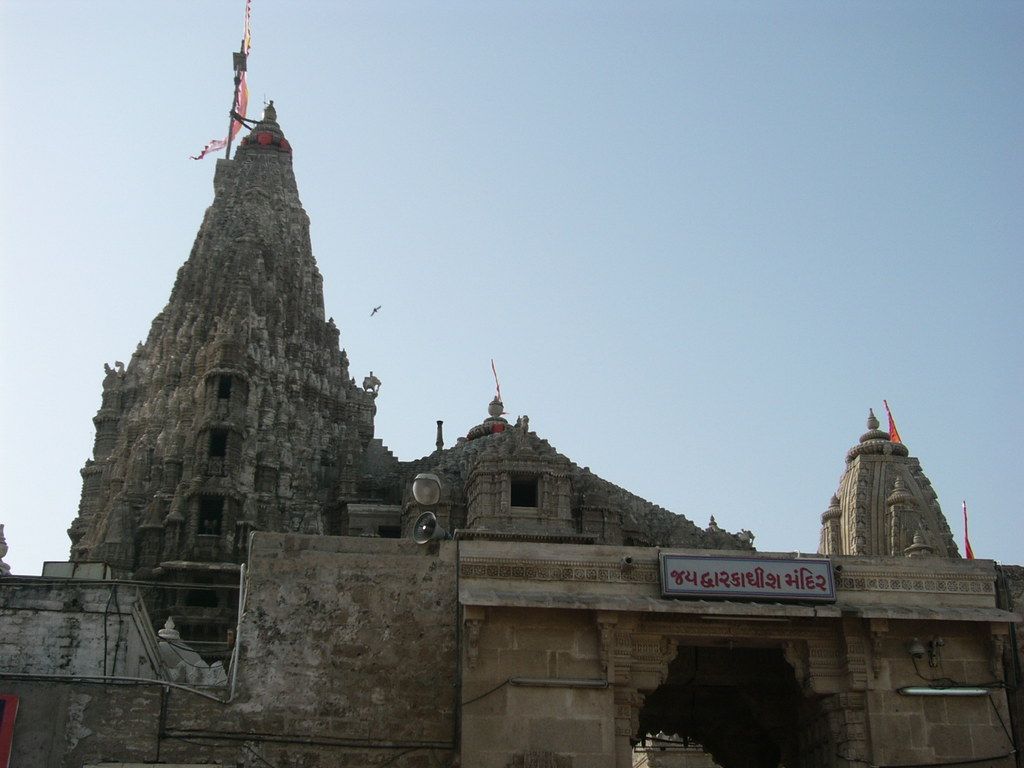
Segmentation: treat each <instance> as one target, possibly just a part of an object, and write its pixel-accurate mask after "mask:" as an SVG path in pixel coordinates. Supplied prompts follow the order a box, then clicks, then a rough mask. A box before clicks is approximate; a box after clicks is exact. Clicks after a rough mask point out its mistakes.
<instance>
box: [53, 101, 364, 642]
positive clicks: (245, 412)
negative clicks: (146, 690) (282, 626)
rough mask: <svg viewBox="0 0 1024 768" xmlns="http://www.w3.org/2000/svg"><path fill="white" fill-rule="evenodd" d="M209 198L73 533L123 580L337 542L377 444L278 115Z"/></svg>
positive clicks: (100, 442) (182, 573)
mask: <svg viewBox="0 0 1024 768" xmlns="http://www.w3.org/2000/svg"><path fill="white" fill-rule="evenodd" d="M214 186H215V196H214V200H213V204H212V205H211V206H210V207H209V209H208V210H207V212H206V215H205V217H204V219H203V222H202V225H201V226H200V228H199V233H198V235H197V236H196V240H195V245H194V246H193V248H192V253H191V255H190V256H189V258H188V260H187V261H186V262H185V264H184V265H183V266H182V267H181V269H180V270H179V271H178V275H177V279H176V280H175V283H174V288H173V289H172V291H171V296H170V300H169V301H168V303H167V306H166V307H164V309H163V311H161V312H160V313H159V314H158V315H157V316H156V318H155V319H154V321H153V324H152V327H151V329H150V332H149V336H148V338H147V339H146V342H145V343H144V344H140V345H139V347H138V348H137V349H136V351H135V353H134V354H133V355H132V357H131V360H130V361H129V362H128V365H127V366H123V365H120V366H115V367H114V368H110V367H107V371H106V376H105V378H104V380H103V398H102V405H101V408H100V410H99V412H98V413H97V415H96V418H95V420H94V421H95V424H96V441H95V447H94V452H93V457H92V459H90V460H89V461H87V462H86V465H85V467H84V468H83V470H82V477H83V487H82V500H81V504H80V507H79V514H78V517H77V518H76V520H75V521H74V523H73V524H72V526H71V529H70V531H69V534H70V536H71V540H72V558H73V559H75V560H104V561H106V562H108V563H110V565H112V566H113V567H114V569H115V572H116V573H118V574H119V575H122V576H128V575H134V576H136V577H142V578H159V579H166V580H185V581H189V580H193V579H195V578H199V577H200V575H202V574H206V575H205V576H203V578H209V573H211V572H213V573H217V574H221V575H222V576H223V578H224V579H226V580H227V581H231V580H233V579H234V577H233V576H231V571H232V570H235V569H237V565H233V564H237V563H240V562H242V561H243V560H244V558H245V555H246V546H247V541H248V533H249V531H251V530H254V529H260V530H271V531H299V532H307V533H324V532H340V528H341V520H340V517H341V514H342V510H343V508H344V504H345V502H346V500H347V499H350V498H354V497H355V496H357V495H358V493H359V485H360V480H361V471H360V467H361V464H362V458H363V454H364V452H365V450H366V448H367V446H368V444H369V443H370V441H371V439H372V437H373V416H374V413H375V410H376V408H375V405H374V397H375V394H374V393H373V392H368V391H364V389H363V388H361V387H359V386H357V385H356V383H355V382H354V381H353V380H352V379H351V378H350V376H349V371H348V363H347V358H346V357H345V355H344V353H343V352H342V351H341V350H340V349H339V331H338V328H337V327H336V326H335V324H334V322H333V320H325V318H324V306H323V281H322V278H321V275H320V272H319V270H318V268H317V265H316V261H315V260H314V258H313V253H312V249H311V245H310V239H309V219H308V217H307V215H306V212H305V211H304V210H303V208H302V205H301V202H300V200H299V195H298V190H297V188H296V184H295V177H294V174H293V172H292V149H291V146H290V145H289V144H288V141H287V139H286V138H285V136H284V132H283V131H282V130H281V127H280V125H279V124H278V122H277V113H276V110H275V108H274V105H273V102H271V103H270V104H269V105H268V107H267V109H266V112H265V114H264V116H263V119H262V120H261V121H260V122H259V123H258V124H257V126H256V127H255V129H254V130H253V131H252V132H251V133H250V134H249V135H248V136H247V137H245V138H244V139H243V140H242V142H241V144H240V145H239V147H238V149H237V151H236V153H235V158H234V159H233V160H218V161H217V170H216V176H215V181H214ZM227 566H230V567H227ZM211 569H213V570H212V571H211ZM165 607H166V606H165ZM206 607H207V608H208V607H209V606H206ZM224 607H225V611H224V616H223V619H224V622H223V623H224V625H225V627H226V626H227V625H228V624H229V623H230V622H231V621H232V620H233V616H232V614H231V610H230V606H227V605H225V606H224ZM155 610H156V611H157V613H158V614H159V613H160V610H161V608H160V606H157V607H155ZM180 613H181V611H179V615H180ZM154 618H156V619H157V620H159V621H162V620H163V619H164V618H165V614H164V615H158V616H155V617H154ZM190 630H191V627H190V626H189V621H188V616H187V612H186V615H185V622H184V626H183V627H182V631H183V633H185V634H186V636H187V635H188V634H189V632H190Z"/></svg>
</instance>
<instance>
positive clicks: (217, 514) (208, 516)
mask: <svg viewBox="0 0 1024 768" xmlns="http://www.w3.org/2000/svg"><path fill="white" fill-rule="evenodd" d="M223 519H224V497H223V496H200V497H199V531H198V533H199V535H200V536H220V526H221V522H222V521H223Z"/></svg>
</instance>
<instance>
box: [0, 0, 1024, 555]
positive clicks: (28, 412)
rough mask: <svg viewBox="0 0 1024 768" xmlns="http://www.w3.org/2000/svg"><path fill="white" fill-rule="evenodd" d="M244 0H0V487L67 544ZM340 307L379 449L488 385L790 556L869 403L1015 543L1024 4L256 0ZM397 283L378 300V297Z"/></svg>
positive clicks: (988, 544)
mask: <svg viewBox="0 0 1024 768" xmlns="http://www.w3.org/2000/svg"><path fill="white" fill-rule="evenodd" d="M243 5H244V3H243V2H242V0H216V1H214V0H201V1H199V0H176V2H173V3H167V2H156V1H155V0H154V1H153V2H140V1H139V0H132V1H130V2H129V1H127V0H126V1H124V2H113V1H106V2H104V1H101V0H94V1H92V2H69V1H65V2H56V1H54V0H4V2H3V3H2V4H0V94H2V99H3V102H2V103H3V105H4V116H3V119H2V120H0V140H2V142H3V147H4V151H3V155H2V160H0V258H2V267H0V269H2V271H0V279H2V294H0V322H2V326H0V327H2V334H0V344H2V346H0V363H2V370H3V375H2V391H0V409H2V410H0V414H2V422H0V430H2V431H0V435H2V438H0V446H2V454H0V482H2V488H3V505H2V508H0V522H3V523H6V526H7V528H6V534H7V539H8V542H9V544H10V547H11V552H10V554H9V555H8V556H7V558H6V560H7V562H8V563H10V564H11V565H12V566H13V567H14V569H15V571H16V572H20V573H29V574H31V573H38V572H39V568H40V564H41V561H43V560H44V559H65V558H66V557H67V551H68V539H67V536H66V533H65V531H66V529H67V527H68V525H69V524H70V522H71V520H72V519H73V517H74V516H75V513H76V508H77V504H78V498H79V494H80V484H81V481H80V477H79V474H78V471H79V469H80V468H81V466H82V464H83V462H84V461H85V459H86V458H87V457H88V456H89V455H90V451H91V446H92V438H93V434H94V433H93V426H92V422H91V419H92V416H93V415H94V414H95V412H96V410H97V408H98V407H99V402H100V391H101V390H100V382H101V379H102V375H103V363H104V362H108V363H113V361H114V360H125V361H127V359H128V357H129V356H130V355H131V353H132V351H133V350H134V348H135V345H136V343H137V342H138V341H139V340H141V339H144V338H145V337H146V335H147V333H148V329H149V324H150V322H151V321H152V319H153V317H154V316H155V315H156V314H157V312H159V311H160V309H161V308H162V307H163V305H164V304H165V302H166V300H167V297H168V295H169V293H170V288H171V285H172V283H173V281H174V275H175V272H176V270H177V269H178V267H179V266H180V265H181V263H182V262H183V261H184V260H185V259H186V258H187V257H188V254H189V250H190V248H191V245H192V242H193V239H194V237H195V234H196V231H197V228H198V226H199V223H200V220H201V217H202V213H203V210H204V209H205V207H206V206H207V205H208V204H209V203H210V201H211V199H212V174H213V170H214V163H213V161H212V160H208V161H204V162H199V163H197V162H193V161H190V160H188V159H187V156H188V155H190V154H194V153H195V152H196V151H197V150H199V148H200V147H201V146H202V145H203V144H204V143H205V142H206V141H207V140H209V139H210V138H213V137H215V136H221V135H223V133H224V130H225V128H226V122H227V120H226V110H227V109H228V106H229V103H228V102H229V100H230V94H231V67H230V65H231V55H230V54H231V51H232V50H235V49H237V47H238V43H239V39H240V37H241V26H242V10H243ZM252 24H253V49H252V56H251V58H250V62H249V64H250V71H249V82H250V86H251V90H252V109H251V112H250V113H251V114H252V113H258V112H259V111H260V105H261V103H262V101H263V99H264V97H266V98H272V99H274V100H275V104H276V106H277V107H278V113H279V117H280V122H281V124H282V126H283V128H284V131H285V133H286V135H287V136H288V138H289V140H290V141H291V143H292V145H293V146H294V148H295V170H296V175H297V177H298V182H299V190H300V194H301V196H302V200H303V203H304V205H305V208H306V210H307V211H308V212H309V214H310V217H311V219H312V237H313V243H314V252H315V255H316V257H317V260H318V263H319V265H320V269H321V271H322V272H323V275H324V280H325V290H326V304H327V313H328V314H329V315H333V316H334V318H335V320H336V321H337V323H338V325H339V327H340V328H341V332H342V344H343V345H344V346H345V347H346V349H347V350H348V354H349V357H350V359H351V361H352V372H353V375H354V376H357V377H362V376H363V375H365V373H367V372H369V371H370V370H373V371H374V372H375V373H376V374H377V375H378V376H379V377H380V378H381V379H382V380H383V387H382V389H381V395H380V398H379V400H378V407H379V413H378V417H377V436H378V437H381V438H383V440H384V441H385V443H387V444H388V445H389V446H390V447H391V449H392V450H393V451H394V452H395V453H396V455H398V456H399V458H402V459H411V458H415V457H419V456H422V455H424V454H427V453H429V452H430V451H431V450H432V449H433V442H434V422H435V420H436V419H444V421H445V430H446V435H447V438H448V441H449V442H453V441H454V439H455V438H456V437H457V436H458V435H459V434H465V432H466V430H467V429H469V427H470V426H472V425H473V424H475V423H478V422H479V421H480V419H482V418H483V416H484V415H485V408H486V405H487V402H488V401H489V399H490V398H491V396H492V393H493V384H492V381H491V373H490V364H489V360H490V358H491V357H493V358H495V360H496V363H497V365H498V372H499V374H500V376H501V384H502V392H503V394H504V396H505V402H506V406H507V408H508V410H509V411H510V413H511V415H512V417H515V416H517V415H519V414H523V413H525V414H529V416H530V418H531V427H532V428H533V429H535V430H536V431H537V432H538V433H539V434H540V435H541V436H543V437H545V438H547V439H548V440H549V441H550V442H551V443H552V444H553V445H554V446H555V447H556V448H557V449H559V450H560V451H561V452H562V453H564V454H566V455H568V456H569V457H570V458H572V459H573V460H574V461H576V462H577V463H579V464H580V465H581V466H589V467H590V468H591V469H592V470H593V471H594V472H596V473H598V474H600V475H602V476H604V477H606V478H607V479H609V480H612V481H614V482H616V483H618V484H620V485H622V486H624V487H626V488H629V489H630V490H633V491H634V492H636V493H638V494H640V495H642V496H644V497H646V498H648V499H650V500H652V501H654V502H657V503H659V504H662V505H663V506H665V507H668V508H669V509H671V510H673V511H675V512H679V513H682V514H685V515H686V516H688V517H690V518H691V519H693V520H695V521H696V522H698V523H699V524H701V525H705V524H706V523H707V519H708V516H709V515H711V514H714V515H715V516H716V517H717V519H718V522H719V523H720V524H721V525H723V526H724V527H727V528H729V529H730V530H736V529H739V528H750V529H752V530H753V531H754V532H755V533H756V534H757V537H758V538H757V541H756V545H757V546H758V547H759V548H760V549H764V550H782V551H792V550H802V551H814V550H815V548H816V547H817V541H818V529H819V517H820V514H821V512H822V511H824V509H825V508H826V506H827V505H828V500H829V497H830V496H831V495H832V493H833V492H834V491H835V490H836V486H837V483H838V478H839V475H840V473H841V472H842V469H843V458H844V455H845V452H846V450H847V448H849V447H850V446H851V445H853V444H854V443H855V442H856V440H857V437H858V436H859V435H860V434H861V432H863V431H864V421H865V417H866V415H867V410H868V408H869V407H874V408H875V409H876V411H881V406H882V399H883V398H887V399H888V400H889V403H890V405H891V406H892V407H893V409H894V412H895V414H896V417H897V421H898V424H899V426H900V430H901V432H902V434H903V438H904V441H905V442H906V444H907V445H908V447H909V448H910V451H911V453H912V455H915V456H918V457H919V458H920V460H921V462H922V465H923V467H924V470H925V473H926V474H927V475H928V476H929V477H930V479H931V480H932V482H933V484H934V486H935V488H936V490H937V492H938V494H939V499H940V502H941V503H942V505H943V509H944V511H945V512H946V515H947V517H948V518H949V520H950V523H951V525H952V527H953V530H954V533H955V536H956V538H957V540H958V542H960V543H961V545H962V534H961V526H960V515H959V507H960V500H961V499H963V498H966V499H967V500H968V503H969V505H970V507H971V512H972V517H971V526H972V543H973V545H974V549H975V552H976V553H977V554H978V556H979V557H993V558H995V559H998V560H1000V561H1003V562H1016V563H1020V562H1022V561H1024V553H1022V552H1021V547H1020V533H1021V530H1022V526H1021V522H1020V520H1021V517H1020V512H1021V504H1022V502H1021V495H1020V491H1019V488H1020V483H1021V480H1022V478H1024V451H1022V450H1021V442H1022V441H1021V438H1022V427H1024V407H1022V397H1021V393H1022V391H1024V381H1022V379H1024V351H1022V350H1024V344H1022V338H1024V318H1022V298H1021V296H1022V283H1024V280H1022V278H1024V268H1022V266H1021V245H1022V243H1024V210H1022V208H1024V203H1022V201H1024V141H1022V139H1024V99H1022V98H1021V94H1022V92H1024V3H1020V2H985V1H984V0H969V1H968V2H923V3H917V2H909V1H907V2H899V3H883V2H846V3H825V2H822V3H816V2H771V3H765V2H722V1H721V0H715V1H714V2H639V3H622V2H614V3H612V2H606V3H602V2H594V1H593V0H587V1H586V2H557V1H556V2H551V1H550V0H542V1H541V0H537V1H524V2H514V3H508V2H500V3H499V2H481V1H480V0H473V1H472V2H457V3H454V2H453V3H444V2H431V3H423V2H418V1H417V2H402V3H398V2H381V1H380V0H373V2H340V1H339V2H327V1H326V0H325V1H323V2H284V1H283V0H253V16H252ZM377 304H381V305H383V308H382V310H381V312H380V313H379V314H378V315H377V316H376V317H374V318H373V319H370V317H369V313H370V309H371V308H372V307H373V306H375V305H377Z"/></svg>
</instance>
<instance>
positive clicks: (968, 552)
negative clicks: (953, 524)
mask: <svg viewBox="0 0 1024 768" xmlns="http://www.w3.org/2000/svg"><path fill="white" fill-rule="evenodd" d="M964 557H966V558H967V559H968V560H973V559H974V550H973V549H971V537H970V536H968V535H967V500H966V499H965V500H964Z"/></svg>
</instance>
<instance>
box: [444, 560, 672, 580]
mask: <svg viewBox="0 0 1024 768" xmlns="http://www.w3.org/2000/svg"><path fill="white" fill-rule="evenodd" d="M459 575H460V577H461V578H463V579H515V580H527V581H584V582H597V583H607V584H619V583H626V584H657V583H658V566H657V564H655V563H639V564H637V565H633V566H632V567H630V568H623V567H622V566H621V565H620V564H619V563H610V562H607V561H605V562H602V561H594V560H519V559H512V558H497V557H466V558H463V559H462V561H461V563H460V570H459Z"/></svg>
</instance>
